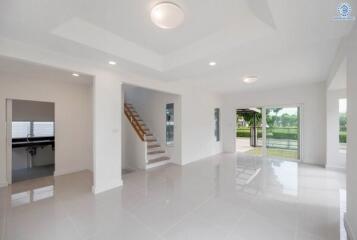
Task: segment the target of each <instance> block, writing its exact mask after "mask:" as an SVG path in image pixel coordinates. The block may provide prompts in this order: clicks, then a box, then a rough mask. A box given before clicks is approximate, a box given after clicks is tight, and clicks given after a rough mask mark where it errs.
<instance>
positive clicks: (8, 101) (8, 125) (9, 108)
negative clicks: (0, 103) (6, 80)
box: [5, 99, 12, 184]
mask: <svg viewBox="0 0 357 240" xmlns="http://www.w3.org/2000/svg"><path fill="white" fill-rule="evenodd" d="M5 101H6V121H5V126H6V138H5V139H6V179H7V184H12V99H6V100H5Z"/></svg>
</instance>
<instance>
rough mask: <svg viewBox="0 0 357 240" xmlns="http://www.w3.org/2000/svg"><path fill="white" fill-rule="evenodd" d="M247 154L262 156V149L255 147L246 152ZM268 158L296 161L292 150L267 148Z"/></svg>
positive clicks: (296, 155) (295, 155)
mask: <svg viewBox="0 0 357 240" xmlns="http://www.w3.org/2000/svg"><path fill="white" fill-rule="evenodd" d="M247 154H250V155H254V156H259V155H262V148H260V147H257V148H254V149H252V150H250V151H248V152H247ZM268 156H269V157H279V158H288V159H298V153H297V151H294V150H285V149H275V148H268Z"/></svg>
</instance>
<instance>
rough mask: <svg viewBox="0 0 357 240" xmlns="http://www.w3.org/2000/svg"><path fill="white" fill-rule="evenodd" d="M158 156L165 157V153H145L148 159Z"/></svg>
mask: <svg viewBox="0 0 357 240" xmlns="http://www.w3.org/2000/svg"><path fill="white" fill-rule="evenodd" d="M159 157H167V153H158V154H152V155H151V154H148V155H147V159H148V160H151V159H156V158H159Z"/></svg>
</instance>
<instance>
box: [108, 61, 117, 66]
mask: <svg viewBox="0 0 357 240" xmlns="http://www.w3.org/2000/svg"><path fill="white" fill-rule="evenodd" d="M108 63H109V65H117V63H116V62H114V61H109V62H108Z"/></svg>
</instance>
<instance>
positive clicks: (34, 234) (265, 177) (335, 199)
mask: <svg viewBox="0 0 357 240" xmlns="http://www.w3.org/2000/svg"><path fill="white" fill-rule="evenodd" d="M123 180H124V186H123V187H122V188H118V189H115V190H112V191H108V192H105V193H102V194H99V195H93V194H92V193H91V186H92V176H91V173H90V172H87V171H85V172H80V173H75V174H70V175H65V176H60V177H55V178H53V177H46V178H41V179H34V180H29V181H25V182H21V183H16V184H13V185H12V186H10V187H7V188H1V189H0V239H6V240H8V239H11V240H16V239H19V240H23V239H36V240H41V239H51V240H52V239H61V240H62V239H66V240H67V239H76V240H78V239H83V240H86V239H92V240H95V239H101V240H105V239H123V240H127V239H128V240H130V239H161V240H163V239H180V240H182V239H183V240H184V239H205V240H209V239H227V240H229V239H232V240H255V239H266V240H269V239H272V240H280V239H284V240H288V239H289V240H290V239H294V240H336V239H339V234H340V233H339V229H340V226H339V216H340V212H339V204H340V203H339V190H340V189H343V188H345V175H344V173H342V172H335V171H331V170H326V169H323V168H320V167H315V166H310V165H303V164H301V165H299V164H297V163H294V162H287V161H278V160H271V159H270V160H268V159H261V158H257V157H249V156H242V155H239V154H221V155H218V156H214V157H211V158H207V159H205V160H201V161H198V162H195V163H193V164H189V165H186V166H184V167H180V166H176V165H167V166H164V167H160V168H157V169H153V170H150V171H147V172H145V171H137V172H132V173H128V174H125V175H123Z"/></svg>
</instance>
